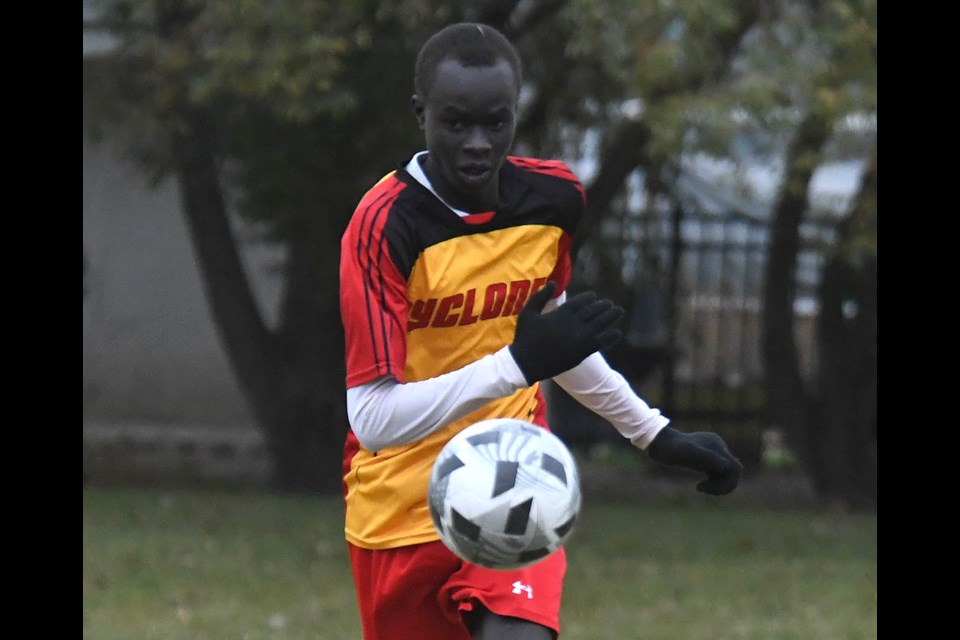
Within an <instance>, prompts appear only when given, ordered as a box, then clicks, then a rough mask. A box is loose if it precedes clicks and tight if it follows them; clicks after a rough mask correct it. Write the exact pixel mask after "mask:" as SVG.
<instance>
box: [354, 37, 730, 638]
mask: <svg viewBox="0 0 960 640" xmlns="http://www.w3.org/2000/svg"><path fill="white" fill-rule="evenodd" d="M520 83H521V65H520V60H519V58H518V55H517V52H516V51H515V49H514V48H513V46H512V45H511V44H510V43H509V41H508V40H507V39H506V38H505V37H504V36H503V35H502V34H500V33H499V32H498V31H496V30H494V29H492V28H490V27H489V26H485V25H481V24H473V23H469V24H467V23H460V24H455V25H451V26H449V27H447V28H444V29H442V30H441V31H439V32H438V33H436V34H434V35H433V36H432V37H431V38H430V39H429V40H428V41H427V42H426V43H425V44H424V46H423V47H422V49H421V50H420V53H419V55H418V57H417V61H416V71H415V77H414V90H415V93H414V95H413V99H412V102H413V111H414V114H415V115H416V120H417V122H418V123H419V125H420V128H421V129H422V130H423V133H424V138H425V142H426V145H425V146H426V149H425V150H424V151H421V152H419V153H416V154H415V155H413V157H411V158H410V159H409V160H408V161H407V162H406V163H405V164H403V165H402V166H401V167H400V168H398V169H396V170H395V171H393V172H391V173H390V174H388V175H387V176H385V177H384V178H383V179H381V180H380V182H379V183H377V184H376V185H375V186H374V187H373V188H372V189H370V191H368V192H367V193H366V195H364V197H363V198H362V200H361V201H360V203H359V205H358V206H357V208H356V211H355V213H354V215H353V217H352V219H351V221H350V223H349V225H348V228H347V230H346V231H345V233H344V235H343V238H342V244H341V263H340V287H341V290H340V302H341V312H342V319H343V324H344V331H345V337H346V362H347V376H346V387H347V410H348V415H349V419H350V426H351V429H350V432H349V434H348V437H347V442H346V446H345V451H344V465H343V473H344V476H343V477H344V495H345V503H346V504H345V506H346V511H345V519H346V520H345V534H346V539H347V543H348V548H349V553H350V561H351V565H352V569H353V577H354V583H355V587H356V596H357V600H358V606H359V611H360V616H361V621H362V627H363V634H364V638H365V639H366V640H412V639H413V640H416V639H424V640H467V639H470V638H473V639H474V640H478V639H487V638H511V639H514V640H537V639H549V638H556V637H557V636H558V634H559V618H560V598H561V593H562V585H563V576H564V572H565V569H566V556H565V555H564V551H563V549H561V550H559V551H557V552H555V553H554V554H552V555H550V556H548V557H547V558H545V559H544V560H542V561H541V562H539V563H537V564H534V565H532V566H530V567H526V568H523V569H519V570H516V571H500V570H492V569H484V568H482V567H477V566H474V565H471V564H469V563H466V562H464V561H462V560H460V559H459V558H458V557H456V556H455V555H454V554H453V553H451V552H450V551H449V550H448V549H447V548H446V547H445V546H444V545H443V543H442V542H440V540H439V538H438V536H437V534H436V532H435V530H434V527H433V523H432V521H431V519H430V515H429V512H428V508H427V499H426V498H427V484H428V480H429V476H430V471H431V468H432V465H433V462H434V460H435V459H436V456H437V454H438V453H439V451H440V449H441V448H442V447H443V445H444V444H445V443H446V442H447V441H448V440H449V439H450V438H451V437H452V436H453V435H454V434H456V433H458V432H459V431H461V430H462V429H464V428H465V427H467V426H468V425H470V424H473V423H475V422H478V421H480V420H485V419H489V418H503V417H512V418H519V419H522V420H525V421H528V422H532V423H535V424H537V425H540V426H542V427H543V428H548V426H547V422H546V407H545V404H544V397H543V395H542V393H541V389H540V382H541V381H543V380H547V379H552V380H553V381H554V382H555V383H556V384H558V385H560V386H561V387H562V388H563V389H564V390H565V391H566V392H567V393H568V394H570V395H571V396H572V397H574V398H576V399H577V400H578V401H579V402H580V403H582V404H583V405H584V406H586V407H588V408H590V409H592V410H593V411H595V412H597V413H598V414H599V415H601V416H603V417H604V418H606V419H607V420H608V421H609V422H610V423H611V424H612V425H613V426H614V427H615V428H616V429H617V430H619V431H620V433H621V434H623V436H624V437H626V438H628V439H629V440H630V441H631V442H632V443H633V444H634V445H636V446H637V447H639V448H640V449H643V450H646V451H647V452H648V454H649V455H650V456H651V458H653V459H654V460H657V461H660V462H664V463H667V464H672V465H677V466H681V467H685V468H689V469H694V470H697V471H701V472H704V473H705V475H706V477H705V479H704V480H703V481H702V482H701V483H700V485H698V488H699V489H700V490H701V491H704V492H706V493H710V494H716V495H720V494H724V493H728V492H730V491H732V490H733V489H734V488H735V487H736V485H737V483H738V481H739V478H740V472H741V465H740V463H739V462H738V461H737V460H736V459H735V458H734V457H733V456H732V455H731V453H730V452H729V450H728V449H727V447H726V445H725V444H724V442H723V440H722V439H720V437H719V436H717V435H716V434H714V433H708V432H699V433H690V434H685V433H682V432H680V431H678V430H675V429H673V428H672V427H669V426H667V423H668V422H669V420H668V419H667V418H666V417H665V416H663V415H661V413H660V411H658V410H656V409H654V408H651V407H650V406H648V405H647V403H646V402H644V401H643V400H642V399H641V398H639V397H638V396H637V395H636V394H635V393H634V392H633V391H632V390H631V388H630V386H629V384H628V383H627V382H626V380H625V379H624V378H623V376H622V375H620V374H619V373H617V372H616V371H614V370H613V369H611V368H610V366H609V365H608V364H607V362H606V361H605V360H604V358H603V356H602V355H601V354H600V353H599V351H600V350H601V349H603V348H605V347H607V346H609V345H611V344H612V343H613V342H615V341H616V340H617V339H618V338H619V332H618V331H617V329H616V328H615V324H616V322H617V321H618V320H619V318H620V316H621V315H622V312H623V310H622V309H620V308H619V307H617V306H616V305H614V304H613V303H612V302H611V301H610V300H605V299H602V300H601V299H598V298H597V297H596V296H595V295H594V294H593V293H591V292H581V293H573V292H567V290H566V289H567V285H568V283H569V280H570V273H571V264H570V261H571V257H570V252H569V249H570V244H571V235H572V233H573V232H574V230H575V229H576V227H577V223H578V221H579V219H580V217H581V215H582V213H583V209H584V204H585V201H584V189H583V187H582V186H581V184H580V182H579V181H578V179H577V178H576V176H575V175H574V174H573V173H572V172H571V171H570V169H569V168H568V167H567V166H566V165H565V164H563V163H562V162H559V161H555V160H540V159H533V158H520V157H513V156H509V155H508V152H509V151H510V148H511V145H512V143H513V138H514V133H515V130H516V117H517V101H518V96H519V92H520Z"/></svg>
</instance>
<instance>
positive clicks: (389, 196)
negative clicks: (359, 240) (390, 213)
mask: <svg viewBox="0 0 960 640" xmlns="http://www.w3.org/2000/svg"><path fill="white" fill-rule="evenodd" d="M404 187H406V183H405V182H404V181H403V180H401V179H400V177H399V176H398V175H397V172H396V171H391V172H390V173H388V174H387V175H385V176H383V177H382V178H380V180H379V181H377V183H376V184H375V185H373V187H371V188H370V189H368V190H367V192H366V193H365V194H363V197H362V198H360V202H359V204H357V208H356V212H355V214H354V215H355V216H356V214H360V213H364V212H367V211H370V210H371V209H380V208H383V207H389V206H391V205H392V204H393V203H395V202H396V200H397V198H398V197H399V195H400V193H401V192H402V191H403V189H404Z"/></svg>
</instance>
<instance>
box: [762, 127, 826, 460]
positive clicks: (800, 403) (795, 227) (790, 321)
mask: <svg viewBox="0 0 960 640" xmlns="http://www.w3.org/2000/svg"><path fill="white" fill-rule="evenodd" d="M829 132H830V129H829V123H828V122H827V121H826V120H825V119H824V118H822V117H820V116H818V115H815V114H810V115H808V116H807V117H806V118H805V119H804V121H803V122H802V123H801V124H800V126H799V128H798V130H797V133H796V136H795V138H794V140H793V143H792V144H791V145H790V148H789V149H788V151H787V161H786V173H785V176H784V185H783V187H782V189H781V192H780V197H779V199H778V201H777V203H776V205H775V207H774V211H773V218H772V220H771V222H770V247H769V252H768V256H767V265H766V273H765V274H764V289H763V312H762V322H763V336H762V344H761V348H762V353H763V362H764V371H765V380H766V383H765V388H766V397H767V406H768V411H769V417H770V419H771V421H772V422H773V423H774V424H775V425H777V426H779V427H781V428H783V429H784V431H785V433H786V437H787V441H788V442H789V444H790V445H791V446H792V448H793V449H794V450H795V451H796V452H797V454H798V455H799V456H800V458H801V460H802V461H803V463H804V465H805V466H806V468H807V469H808V470H813V469H815V468H816V464H815V462H814V461H815V459H816V454H815V450H814V449H813V439H812V438H811V437H810V432H809V429H808V427H809V425H810V424H812V423H813V422H814V421H815V415H814V414H815V408H814V406H813V400H812V398H811V396H810V394H809V392H808V390H807V389H806V387H805V383H804V380H803V377H802V375H801V371H800V359H799V356H798V353H797V345H796V341H795V339H794V298H795V295H796V264H797V255H798V254H799V250H800V223H801V221H802V220H803V216H804V213H805V211H806V208H807V191H808V189H809V186H810V179H811V178H812V176H813V170H814V168H815V167H816V165H817V160H818V158H819V157H820V149H821V147H822V146H823V144H824V142H825V141H826V140H827V137H828V135H829Z"/></svg>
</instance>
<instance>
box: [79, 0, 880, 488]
mask: <svg viewBox="0 0 960 640" xmlns="http://www.w3.org/2000/svg"><path fill="white" fill-rule="evenodd" d="M462 19H469V20H477V21H481V22H486V23H489V24H492V25H494V26H497V27H498V28H501V29H502V30H504V31H505V32H506V33H507V34H508V36H510V37H511V38H512V39H513V40H514V41H515V42H516V43H517V45H518V47H519V49H520V51H521V55H522V58H523V60H524V63H525V88H524V91H523V95H522V111H521V122H520V127H519V135H518V141H517V149H516V150H517V152H519V153H530V154H535V155H542V156H559V157H563V158H564V159H567V160H570V161H573V162H577V161H583V162H584V164H583V166H584V167H589V171H588V174H589V175H585V176H584V177H585V181H586V183H587V187H588V211H587V216H586V219H585V222H584V233H583V235H582V238H581V241H580V242H581V245H578V247H577V248H576V249H577V250H579V249H580V248H581V247H582V246H584V245H586V246H588V247H590V248H591V251H589V252H588V254H589V255H588V259H589V260H592V261H595V262H597V263H598V265H599V266H598V269H597V271H596V272H597V273H599V274H601V276H600V278H599V281H600V282H601V283H607V284H606V285H605V286H614V287H615V286H617V282H618V281H619V282H620V284H621V285H627V284H629V283H624V282H622V278H621V276H620V273H621V270H620V269H619V268H618V262H617V261H618V259H619V258H618V256H617V255H616V254H614V253H611V252H609V251H606V250H605V248H604V244H603V237H601V236H600V235H598V230H600V229H602V228H603V223H604V222H605V221H607V220H609V219H611V218H615V217H616V216H617V215H619V214H620V213H622V211H623V210H624V208H625V207H627V206H628V205H627V204H626V199H625V198H624V193H625V190H626V187H625V185H626V184H627V182H628V180H629V179H630V178H631V176H634V175H636V173H637V172H638V171H641V172H642V173H643V174H644V176H645V178H646V180H645V185H646V188H647V189H648V190H649V191H650V192H651V195H652V196H655V197H660V198H664V199H666V200H671V199H673V200H675V199H676V193H675V184H674V181H675V178H676V173H677V169H678V167H679V166H680V164H681V159H682V158H683V157H685V156H689V155H690V154H694V153H699V152H705V153H710V154H714V155H721V156H733V155H734V154H733V152H732V150H731V149H732V140H733V139H734V136H735V135H736V134H738V133H740V134H742V133H743V132H744V131H745V130H748V131H750V132H751V133H752V134H753V136H754V138H755V139H757V140H767V141H769V144H770V148H772V149H776V148H783V147H784V143H785V141H788V140H796V139H797V133H798V132H799V131H803V127H802V126H801V123H807V125H808V126H809V127H812V129H811V130H814V131H817V132H824V133H823V135H822V136H821V135H819V134H818V135H817V136H814V137H813V138H810V141H809V143H808V144H806V145H805V146H803V147H802V149H801V147H799V146H796V145H794V146H792V147H790V149H794V150H797V152H796V153H793V154H792V155H791V153H792V152H782V153H783V155H782V157H783V158H784V162H785V164H786V165H787V166H788V167H793V168H794V169H796V170H797V171H796V172H794V173H791V170H790V169H789V168H788V169H787V170H785V175H786V176H787V177H788V179H787V180H785V182H784V189H783V194H784V195H785V197H786V196H787V195H789V197H792V198H794V199H795V201H796V209H794V217H793V218H783V219H782V220H780V223H781V225H782V226H783V227H784V228H785V229H786V233H792V232H791V231H790V226H791V225H794V227H795V226H796V225H798V224H799V222H800V220H802V218H803V216H804V215H806V213H807V212H808V210H809V206H808V203H807V190H806V185H807V184H808V183H809V174H810V173H811V172H812V170H813V168H814V167H815V166H816V165H817V163H819V162H821V161H822V160H823V158H824V157H827V156H828V155H829V154H831V153H834V154H836V153H850V150H849V149H847V148H845V147H843V144H842V136H837V135H835V134H834V132H835V131H836V130H837V127H836V125H837V123H841V122H843V120H844V118H846V117H848V116H849V115H850V114H854V113H867V114H873V115H874V117H875V113H876V97H877V96H876V0H822V1H820V2H815V1H813V0H810V1H809V2H808V1H801V0H793V1H791V0H780V1H779V2H771V3H768V2H761V1H760V0H735V1H733V2H725V3H716V2H707V1H704V0H668V1H661V2H632V1H629V0H614V1H612V2H599V1H598V0H540V1H538V2H521V1H519V0H476V1H473V2H464V3H451V2H443V1H440V0H399V1H396V2H384V1H382V0H333V1H330V2H322V3H315V2H309V1H307V0H270V1H267V0H240V1H236V0H104V2H103V13H102V22H101V24H100V26H101V27H103V28H106V29H108V30H109V31H110V32H111V33H113V34H115V35H116V36H117V37H118V42H119V45H118V47H117V48H116V50H115V51H113V52H112V53H110V54H109V55H106V56H102V57H100V58H97V59H95V60H86V61H85V66H84V106H85V108H84V113H85V126H87V127H88V130H89V131H91V132H94V133H96V132H97V131H98V130H101V129H104V128H109V130H110V131H111V132H112V133H119V134H120V137H121V139H123V140H124V141H125V143H126V145H127V148H128V149H129V150H130V152H131V153H132V154H133V155H134V157H136V158H137V159H138V160H139V161H140V162H141V163H142V165H143V166H144V167H145V168H146V169H148V170H149V171H150V172H151V173H152V174H153V175H154V176H156V177H159V176H164V175H172V176H174V177H175V178H176V179H177V181H178V183H179V185H180V187H181V193H182V196H183V200H184V210H185V211H184V213H185V215H186V217H187V220H188V223H189V225H190V229H191V235H192V238H193V241H194V247H195V251H196V253H197V256H198V259H199V262H200V264H201V268H202V270H203V274H204V282H205V285H206V287H207V293H208V299H209V300H210V304H211V310H212V313H213V316H214V319H215V322H216V325H217V327H218V328H219V330H220V333H221V337H222V339H223V342H224V344H225V346H226V350H227V352H228V354H229V357H230V359H231V362H232V364H233V367H234V371H235V373H236V375H237V378H238V380H239V381H240V384H241V387H242V388H243V389H244V391H245V392H246V395H247V398H248V399H249V402H250V405H251V408H252V410H253V413H254V415H255V416H256V417H257V420H258V421H259V423H260V425H261V426H262V427H263V430H264V433H265V435H266V439H267V442H268V445H269V447H270V451H271V453H272V454H273V459H274V463H275V468H276V477H277V487H278V488H283V489H292V490H305V489H310V490H314V489H317V488H321V489H326V490H331V491H334V490H339V476H340V466H339V463H340V451H341V446H342V438H343V434H344V430H345V425H346V419H345V415H344V409H343V406H342V404H343V390H342V382H343V345H342V336H341V331H340V324H339V311H338V301H337V272H338V269H337V263H338V259H339V239H340V235H341V233H342V230H343V228H344V227H345V225H346V221H347V219H348V217H349V215H350V214H351V213H352V210H353V207H354V206H355V204H356V202H357V201H358V200H359V198H360V196H361V195H362V194H363V192H364V191H365V190H366V189H367V188H369V187H370V186H371V185H372V184H373V183H374V182H375V181H376V180H377V179H379V177H381V176H382V175H383V174H385V173H386V172H387V171H389V170H391V169H393V168H394V167H396V166H397V165H398V164H399V163H400V162H401V161H403V160H405V159H406V158H407V157H408V156H409V155H410V153H412V152H413V151H415V150H416V149H417V148H419V147H420V145H421V144H422V142H421V140H420V132H419V131H418V129H417V127H416V125H415V120H414V118H413V115H412V112H411V110H410V106H409V105H410V102H409V100H410V95H411V93H412V90H413V87H412V77H413V62H414V58H415V55H416V51H417V49H418V48H419V46H420V44H421V43H422V42H423V41H424V40H425V39H426V37H428V35H429V34H431V33H432V32H434V31H435V30H436V29H437V28H439V27H441V26H443V25H445V24H448V23H450V22H454V21H457V20H462ZM858 144H859V143H858ZM778 145H779V146H778ZM873 146H874V148H875V134H874V140H873ZM866 147H869V142H868V143H867V145H866ZM866 151H867V152H869V148H867V149H866ZM853 152H854V153H861V154H863V153H864V147H863V145H861V146H857V147H856V148H855V149H854V150H853ZM874 158H875V156H874ZM874 175H875V161H874ZM791 176H795V177H797V180H798V181H796V182H791V180H792V178H791ZM867 191H869V189H868V190H867ZM865 197H870V195H869V194H867V195H865ZM872 197H873V198H874V207H873V212H874V213H873V225H872V227H871V226H870V225H869V224H865V223H863V222H862V220H861V218H862V216H861V217H857V219H856V221H855V222H851V223H850V224H849V225H848V232H846V235H845V236H844V237H845V240H844V242H843V247H844V248H843V249H842V250H838V253H837V256H838V259H839V258H841V257H842V256H848V255H853V253H856V251H861V250H862V249H863V247H872V250H873V254H872V255H873V260H874V264H875V258H876V222H875V221H876V215H875V197H876V194H875V182H874V186H873V191H872ZM233 215H239V216H242V217H243V218H244V219H246V220H247V221H248V222H249V223H251V224H254V225H255V226H256V228H257V229H259V230H260V231H261V232H262V234H263V239H264V240H265V241H268V242H271V243H275V244H277V245H278V246H281V247H283V249H284V255H285V258H284V261H283V263H282V265H280V268H281V270H282V281H283V283H284V285H283V297H282V300H281V302H280V308H279V313H278V314H277V320H276V322H274V323H270V324H268V323H267V322H266V321H265V319H264V314H263V313H262V311H261V310H260V309H259V307H258V305H257V303H256V301H255V300H254V297H253V295H252V293H251V287H250V284H249V282H248V281H247V277H246V274H245V271H244V268H243V264H242V257H241V255H240V254H239V252H238V251H237V242H236V240H235V238H234V237H233V224H232V222H231V217H232V216H233ZM871 229H872V231H871ZM871 233H872V240H871ZM854 247H856V248H857V249H856V251H855V250H854ZM795 260H796V255H795V254H794V255H792V256H791V255H790V246H789V244H788V245H787V249H786V252H785V253H781V254H775V255H773V256H772V257H771V262H778V263H782V264H785V265H787V266H786V268H785V269H784V270H783V273H781V274H780V275H779V276H778V275H777V274H774V276H773V278H774V280H775V281H776V279H777V278H778V277H780V278H781V279H782V282H781V283H780V285H782V286H783V287H786V289H785V290H784V291H785V292H786V295H784V296H781V297H780V298H778V299H779V300H781V301H782V302H781V308H780V309H779V311H778V313H779V312H782V311H783V310H784V309H786V307H783V306H782V305H790V304H791V300H790V292H791V291H792V288H791V286H790V283H791V278H792V277H793V271H792V267H791V265H792V264H793V263H792V262H791V261H793V262H795ZM874 274H875V270H874ZM874 295H875V294H874ZM874 300H875V298H874ZM774 315H776V313H775V314H774ZM784 319H785V324H783V323H781V325H777V324H776V323H774V325H775V327H774V328H775V331H774V335H772V336H770V339H771V341H772V343H774V344H787V345H788V347H787V349H786V352H785V353H786V356H787V357H786V360H783V361H781V363H782V362H786V363H787V365H790V362H791V360H790V357H789V356H790V351H789V344H791V343H790V337H789V334H790V331H791V330H792V329H791V325H790V317H789V313H788V314H787V315H786V316H784ZM768 335H769V334H768ZM784 341H786V342H784ZM774 350H776V349H774ZM790 366H792V365H790ZM796 391H797V393H801V394H805V396H806V397H809V395H810V389H809V388H804V385H803V384H802V382H801V383H798V386H797V389H796ZM804 428H805V427H803V426H802V425H798V427H797V429H798V430H799V431H803V430H804Z"/></svg>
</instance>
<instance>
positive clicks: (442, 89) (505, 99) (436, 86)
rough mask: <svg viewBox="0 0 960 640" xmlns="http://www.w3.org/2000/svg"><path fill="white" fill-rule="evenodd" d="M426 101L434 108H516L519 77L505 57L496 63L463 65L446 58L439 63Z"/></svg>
mask: <svg viewBox="0 0 960 640" xmlns="http://www.w3.org/2000/svg"><path fill="white" fill-rule="evenodd" d="M427 102H428V103H430V104H431V106H433V107H435V108H443V107H448V106H449V107H455V108H464V109H465V108H498V107H508V108H513V107H514V106H515V105H516V102H517V87H516V78H514V75H513V69H511V67H510V64H509V63H507V62H506V61H505V60H500V61H498V62H497V63H496V64H494V65H487V66H464V65H463V64H461V63H460V62H458V61H457V60H453V59H447V60H444V61H442V62H441V63H440V64H439V65H437V71H436V75H435V76H434V79H433V86H432V88H431V89H430V94H429V95H428V97H427Z"/></svg>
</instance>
